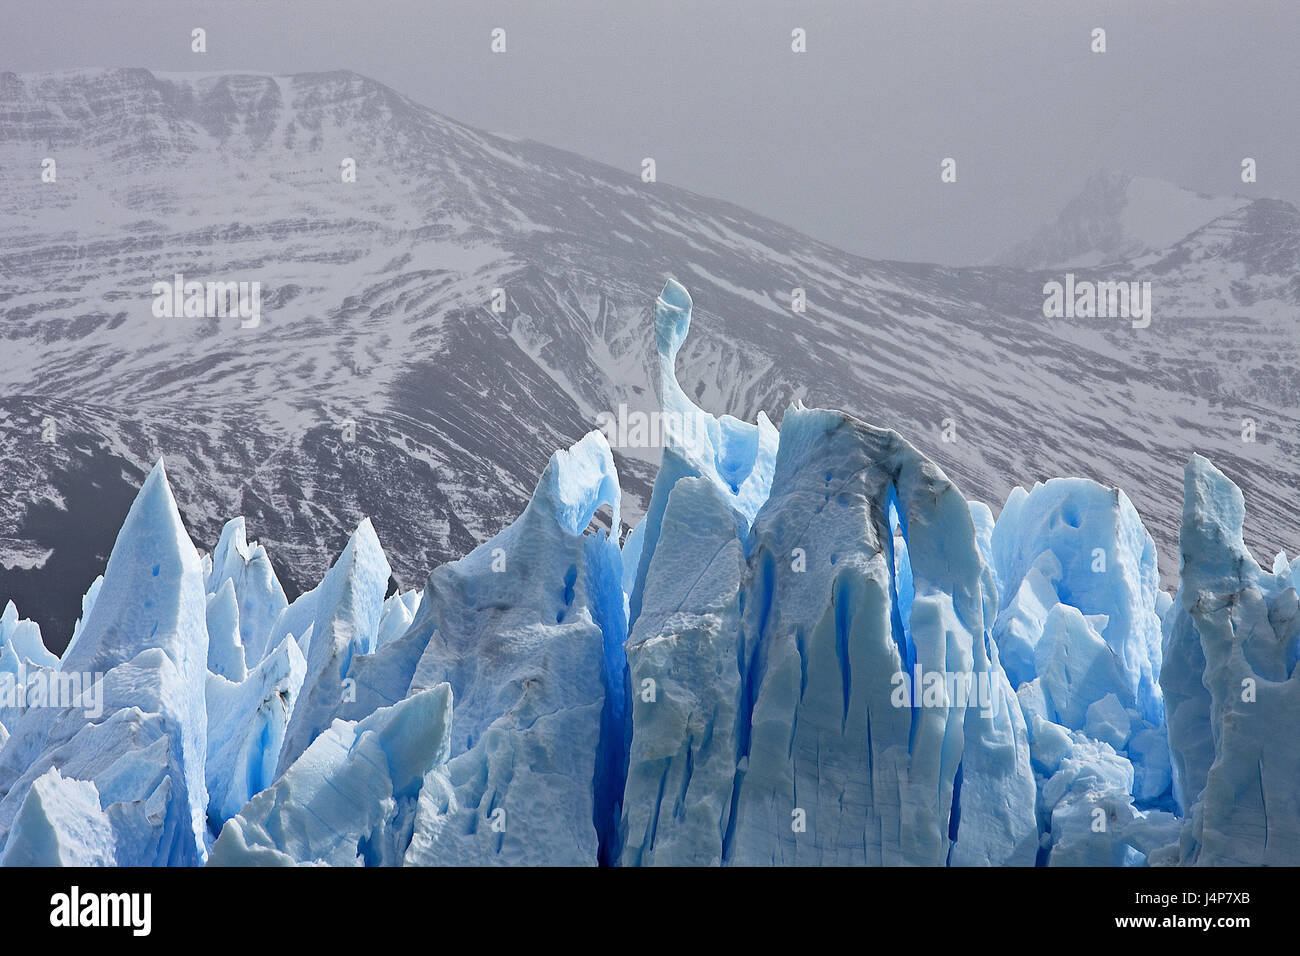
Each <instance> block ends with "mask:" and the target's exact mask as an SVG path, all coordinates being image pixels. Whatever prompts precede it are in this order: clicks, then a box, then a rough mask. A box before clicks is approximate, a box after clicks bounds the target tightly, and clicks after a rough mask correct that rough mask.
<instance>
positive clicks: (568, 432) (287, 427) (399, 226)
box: [0, 69, 1300, 648]
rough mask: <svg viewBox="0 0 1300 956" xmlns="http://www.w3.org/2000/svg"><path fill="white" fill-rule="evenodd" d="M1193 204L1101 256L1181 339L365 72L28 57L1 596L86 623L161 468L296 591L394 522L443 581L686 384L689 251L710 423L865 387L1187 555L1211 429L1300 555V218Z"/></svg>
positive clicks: (17, 175)
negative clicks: (596, 157)
mask: <svg viewBox="0 0 1300 956" xmlns="http://www.w3.org/2000/svg"><path fill="white" fill-rule="evenodd" d="M647 152H648V153H651V154H653V142H652V140H651V145H650V146H649V147H648V148H647ZM47 157H48V158H52V159H54V160H55V162H56V169H57V178H56V180H55V181H54V182H44V181H43V180H42V161H43V160H44V159H46V158H47ZM345 159H352V160H354V161H355V166H356V181H355V182H344V181H343V178H344V177H343V176H342V175H341V165H340V164H341V163H342V162H343V161H344V160H345ZM1198 216H1205V217H1206V218H1202V219H1199V220H1198V221H1196V222H1192V223H1191V225H1189V227H1188V230H1187V232H1185V233H1184V234H1182V235H1180V236H1178V237H1176V241H1172V243H1171V244H1168V245H1166V246H1165V247H1163V248H1160V249H1150V248H1148V247H1147V246H1145V245H1144V246H1142V247H1141V248H1139V247H1137V246H1134V247H1132V248H1129V247H1127V246H1126V247H1125V248H1124V250H1123V251H1124V252H1125V254H1137V255H1138V256H1139V258H1138V259H1135V260H1131V261H1129V262H1125V263H1122V264H1120V265H1118V266H1112V267H1109V268H1108V269H1107V270H1105V272H1104V273H1100V272H1098V273H1097V274H1096V275H1093V278H1115V279H1133V280H1138V279H1144V280H1150V281H1152V283H1153V298H1154V303H1155V307H1154V320H1153V322H1152V324H1151V326H1150V327H1149V328H1145V329H1133V328H1131V327H1130V325H1129V324H1128V323H1127V322H1123V321H1119V320H1109V319H1087V320H1083V319H1068V320H1067V319H1060V320H1058V319H1044V318H1043V310H1042V304H1043V292H1042V287H1043V283H1044V282H1045V281H1047V280H1048V279H1050V278H1052V277H1053V276H1055V275H1056V274H1055V273H1045V272H1042V271H1036V270H1035V269H1034V268H1024V267H1010V266H994V267H988V268H965V269H952V268H942V267H938V266H933V265H924V264H909V263H900V262H887V261H873V260H867V259H863V258H860V257H856V256H853V255H849V254H847V253H844V252H841V251H839V250H836V249H834V248H832V247H830V246H827V245H825V244H822V243H819V242H817V241H816V240H813V239H810V238H808V237H806V236H804V235H801V234H799V233H797V232H795V231H794V230H791V229H789V228H786V227H784V226H781V225H779V224H777V223H774V222H771V221H769V220H765V219H763V218H761V217H759V216H756V215H754V214H752V213H749V212H747V211H745V210H743V209H740V208H737V207H736V206H733V205H729V204H726V203H722V202H718V201H715V200H711V199H707V198H704V197H700V196H697V195H694V194H692V193H689V192H686V191H683V190H680V189H676V188H674V187H672V186H670V185H668V184H666V183H644V182H642V181H641V178H640V176H639V169H635V168H632V169H628V170H618V169H612V168H610V167H607V166H603V165H600V164H597V163H594V162H590V161H587V160H585V159H582V158H580V157H577V156H574V155H572V154H568V153H565V152H562V151H559V150H556V149H553V148H550V147H547V146H543V145H539V144H536V143H532V142H519V141H514V140H510V139H506V138H502V137H499V136H493V135H489V134H486V133H483V132H480V131H478V130H475V129H473V128H470V127H468V126H465V125H462V124H460V123H457V122H454V121H452V120H449V119H447V118H445V117H443V116H440V115H439V114H437V113H435V112H433V111H432V110H430V109H428V108H426V107H425V106H423V105H420V104H417V103H414V102H412V101H411V100H409V99H408V98H406V97H403V96H401V95H400V94H398V93H397V92H395V91H393V90H391V89H389V88H387V87H385V86H383V85H382V84H379V83H377V82H374V81H372V80H370V79H367V78H365V77H362V76H358V75H356V74H352V73H346V72H336V73H326V74H303V75H295V76H265V75H203V74H154V73H150V72H149V71H147V70H142V69H125V70H105V71H76V72H68V73H55V74H30V75H16V74H13V73H0V475H3V490H4V494H3V495H0V597H6V598H9V597H11V598H13V599H14V600H15V601H16V603H17V604H18V606H19V609H20V610H21V611H22V613H23V614H24V616H27V617H32V618H35V619H37V620H38V621H40V622H41V624H42V625H43V633H44V634H45V636H46V640H47V641H48V642H50V643H51V645H52V646H54V647H56V648H57V647H59V646H61V644H62V643H63V642H64V641H66V639H67V637H68V636H69V635H70V633H71V629H72V624H73V621H74V620H75V617H76V615H77V611H78V607H79V601H80V597H81V595H82V593H83V592H84V591H85V589H86V587H87V586H88V585H89V584H90V582H91V580H92V579H93V577H94V576H95V575H96V574H98V573H100V572H101V571H102V570H103V561H104V560H105V559H106V557H107V554H108V550H109V548H110V547H111V544H112V541H113V536H114V534H115V532H116V529H117V528H118V527H120V525H121V522H122V520H123V519H124V517H125V514H126V511H127V508H128V507H129V504H130V501H131V500H132V497H133V495H134V490H135V489H136V488H138V487H139V485H140V483H141V482H142V480H143V478H144V476H145V474H146V473H147V471H148V469H149V467H150V466H151V465H152V463H153V462H154V461H155V460H156V459H157V458H159V457H165V459H166V461H167V470H168V475H169V478H170V482H171V485H172V488H173V490H174V492H175V495H176V498H177V501H178V504H179V506H180V509H181V513H182V514H183V515H184V517H185V520H186V522H187V524H188V526H189V531H190V533H191V535H192V536H193V537H194V539H195V540H196V541H197V542H200V543H206V544H207V546H211V544H213V543H215V541H216V539H217V535H218V532H219V530H220V526H221V522H222V521H223V520H224V519H225V518H226V517H228V516H230V515H235V514H243V515H246V516H247V519H248V526H249V534H250V537H254V538H257V539H259V540H261V541H262V542H263V543H264V544H265V545H266V546H267V548H268V550H269V551H270V554H271V555H272V557H273V559H274V560H275V561H276V564H277V570H278V571H279V572H280V575H281V579H282V580H283V581H284V584H285V587H286V590H287V591H289V592H290V596H291V597H292V595H293V593H294V592H295V591H296V590H297V589H299V588H301V587H303V586H306V585H307V584H309V583H310V582H314V581H316V580H319V578H320V577H321V576H322V574H323V573H324V571H325V570H326V567H327V565H328V560H329V557H330V556H332V555H336V554H337V553H338V552H339V550H340V549H341V548H342V547H343V545H344V543H345V541H346V540H347V537H348V534H349V533H350V532H351V530H352V529H353V528H355V527H356V526H357V524H358V522H359V521H360V519H361V518H362V517H363V516H370V517H371V519H372V521H373V525H374V528H375V530H376V532H377V534H378V536H379V538H380V539H381V541H382V542H383V546H384V549H385V552H386V553H387V555H388V557H389V560H390V562H391V564H392V568H393V573H394V576H395V577H396V578H397V579H398V582H399V583H400V584H401V585H402V586H403V587H410V586H412V585H414V584H416V583H418V582H419V581H421V580H423V577H424V575H425V573H426V572H427V571H428V570H429V569H430V568H431V567H433V566H434V565H436V564H438V563H439V562H441V561H443V560H446V559H447V558H449V557H453V556H456V555H460V554H463V553H466V552H468V551H470V550H471V549H472V548H473V547H475V546H476V545H477V544H479V543H481V542H483V541H484V540H486V539H487V538H488V537H490V536H491V535H492V534H494V533H495V532H496V531H497V530H499V529H500V528H501V527H503V526H504V525H505V524H506V523H508V522H509V521H510V520H511V519H512V518H513V517H514V516H515V515H516V514H518V513H519V512H520V511H521V510H522V507H523V505H524V503H525V501H526V500H527V496H528V494H529V492H530V491H531V489H532V485H533V481H534V480H535V478H536V475H537V474H538V473H539V472H540V471H541V470H542V467H543V466H544V464H545V463H546V461H547V460H548V458H549V456H550V454H551V452H552V451H553V449H554V448H556V447H564V446H567V445H569V444H571V443H573V442H574V441H575V440H577V439H578V438H580V437H581V436H582V435H583V434H584V433H586V432H588V431H590V430H591V429H592V428H593V427H595V426H596V424H597V420H598V418H599V417H600V416H601V415H602V413H612V414H614V415H617V414H618V410H619V407H620V405H622V406H625V410H624V417H625V418H628V417H630V416H632V414H633V413H636V412H644V413H648V412H651V411H653V410H657V409H658V408H659V404H658V397H657V394H656V384H655V383H656V382H657V376H656V375H655V373H654V369H653V367H652V364H651V358H650V356H652V355H653V354H654V350H653V348H652V345H651V343H652V342H653V339H652V335H653V330H652V316H651V314H650V309H649V306H648V305H647V296H646V290H647V289H654V288H659V287H661V286H662V284H663V282H664V279H665V278H666V277H668V276H676V277H678V278H680V279H681V280H682V281H684V282H685V283H687V284H688V285H689V286H690V288H691V290H692V294H693V296H694V300H695V311H696V314H697V315H698V316H701V317H702V318H701V321H700V322H699V323H698V328H699V332H698V333H697V335H695V336H693V337H692V339H691V341H690V342H688V343H687V345H686V347H685V348H684V349H683V351H682V353H681V355H680V356H679V359H678V366H677V369H678V375H679V378H680V380H681V382H682V385H683V387H684V388H685V389H686V390H687V392H688V393H689V394H690V396H691V398H692V399H693V400H694V401H695V402H697V403H698V404H699V405H700V406H701V407H703V408H705V409H706V410H708V411H710V412H713V413H715V414H720V413H730V414H733V415H736V416H738V417H741V418H744V419H746V420H752V419H753V418H754V416H755V414H756V413H757V412H758V411H760V410H763V411H766V412H767V413H768V414H769V415H770V416H771V417H772V418H773V420H776V421H779V420H780V418H781V416H782V414H783V412H784V410H785V408H786V407H787V405H788V404H789V403H790V401H791V400H792V399H795V398H802V399H804V400H806V401H807V402H808V403H809V404H816V405H820V406H825V407H832V408H841V409H844V410H846V411H848V412H850V413H852V414H854V415H857V416H858V417H860V418H862V419H864V420H866V421H870V422H873V423H876V424H879V425H881V426H886V427H890V428H894V429H897V430H898V431H899V432H900V433H901V434H904V435H906V436H908V437H909V438H910V439H911V440H913V441H914V443H915V444H916V445H917V447H918V448H919V449H920V450H921V451H923V452H924V453H925V454H927V455H928V456H930V457H931V458H933V459H934V460H935V461H937V462H939V463H940V464H941V465H942V466H943V468H944V470H945V471H946V473H947V474H948V475H949V476H950V477H952V478H953V480H954V481H955V482H956V483H957V484H958V486H959V487H960V488H961V490H962V491H963V493H964V494H966V495H967V496H968V497H971V498H975V499H982V500H984V501H987V502H988V503H989V504H990V505H991V506H992V507H993V508H994V510H995V511H997V510H998V509H999V507H1000V505H1001V503H1002V502H1003V501H1004V500H1005V498H1006V496H1007V494H1008V492H1009V491H1010V489H1011V488H1012V487H1013V486H1015V485H1017V484H1028V483H1032V482H1033V481H1035V480H1038V479H1044V478H1047V477H1050V476H1054V475H1080V476H1086V477H1092V478H1095V479H1097V480H1099V481H1101V482H1103V483H1105V484H1108V485H1114V486H1121V487H1123V488H1125V489H1126V491H1127V492H1128V494H1129V495H1130V496H1131V498H1132V499H1133V502H1134V504H1135V505H1136V506H1137V508H1138V510H1139V512H1140V513H1141V514H1142V517H1143V519H1144V520H1145V522H1146V523H1147V525H1148V527H1149V528H1150V529H1151V531H1152V534H1153V535H1154V536H1155V537H1156V540H1157V543H1158V544H1159V546H1160V548H1159V550H1160V553H1161V554H1162V555H1176V554H1177V553H1178V551H1177V547H1176V537H1177V528H1178V523H1179V512H1180V500H1181V475H1182V469H1183V465H1184V464H1185V463H1186V461H1187V459H1188V457H1189V456H1190V455H1191V453H1192V452H1194V451H1199V452H1202V453H1204V454H1206V455H1207V456H1209V457H1210V458H1211V459H1212V460H1214V461H1215V463H1216V464H1217V465H1218V466H1219V467H1220V468H1222V469H1223V470H1224V471H1225V472H1226V473H1227V474H1228V475H1230V476H1231V477H1232V478H1233V480H1234V481H1236V482H1237V483H1238V484H1239V485H1240V486H1241V487H1242V489H1243V491H1244V492H1245V494H1246V497H1247V500H1249V501H1250V502H1251V505H1252V511H1251V521H1252V524H1250V525H1248V526H1247V540H1248V541H1249V543H1250V544H1251V545H1252V547H1254V548H1255V549H1256V550H1257V551H1258V552H1261V553H1270V554H1271V553H1272V552H1273V551H1275V550H1277V549H1278V548H1280V547H1287V548H1288V550H1290V551H1294V550H1295V549H1296V547H1297V545H1300V540H1297V539H1296V537H1295V528H1296V522H1295V521H1294V500H1295V496H1294V462H1295V460H1296V453H1297V442H1296V435H1297V434H1298V432H1297V424H1298V421H1297V420H1298V419H1300V394H1298V393H1297V392H1298V390H1297V385H1296V383H1295V378H1294V369H1295V368H1296V367H1297V364H1298V363H1300V355H1297V351H1298V346H1300V341H1297V339H1298V336H1297V331H1296V320H1295V315H1296V308H1297V306H1298V305H1300V284H1298V283H1297V280H1296V278H1295V277H1296V276H1297V275H1300V212H1297V210H1296V209H1295V208H1294V207H1293V206H1290V205H1288V204H1285V203H1278V202H1272V201H1268V200H1258V201H1254V202H1248V203H1242V202H1240V201H1236V200H1233V201H1230V202H1227V203H1226V204H1225V205H1224V206H1223V208H1222V209H1220V208H1219V207H1214V208H1209V207H1207V208H1205V209H1204V210H1202V211H1201V212H1200V213H1198ZM1080 272H1081V275H1082V270H1080ZM178 274H180V275H183V276H184V277H185V280H186V281H202V282H208V281H240V282H259V283H261V320H260V323H259V324H257V325H256V327H251V328H244V327H241V322H240V321H239V320H238V319H236V318H231V317H224V318H222V317H217V318H202V317H173V318H166V317H158V316H155V314H154V305H155V295H154V292H153V289H154V284H155V283H159V282H164V283H170V282H171V281H172V280H173V277H174V276H176V275H178ZM1056 277H1058V278H1059V276H1056ZM795 289H802V290H804V291H805V293H806V298H807V309H806V312H802V313H800V312H796V311H794V310H792V308H791V302H792V296H793V295H794V292H793V290H795ZM497 290H499V291H497ZM494 306H497V308H494ZM1247 418H1249V419H1251V420H1253V421H1254V422H1255V435H1254V437H1255V438H1256V441H1254V442H1244V441H1243V439H1242V435H1243V425H1242V421H1243V419H1247ZM945 422H947V425H945ZM637 437H638V436H637V435H636V434H635V432H634V433H633V438H634V442H633V443H634V444H636V445H637V447H631V444H633V443H629V442H624V443H623V444H622V445H619V443H618V442H617V441H615V442H614V444H615V448H614V453H615V459H616V461H617V464H618V467H619V470H620V478H621V483H622V488H623V494H624V507H623V518H624V520H626V521H629V522H634V521H635V520H636V519H637V518H638V517H639V515H640V513H641V511H642V510H643V509H644V507H645V504H646V499H647V497H648V493H649V485H650V480H651V476H652V474H653V472H654V467H655V464H656V463H657V461H658V455H659V448H658V446H657V445H656V444H655V443H654V442H653V441H635V439H636V438H637ZM651 437H653V436H651ZM946 438H951V439H953V440H951V441H948V440H945V439H946ZM1161 571H1162V576H1163V577H1164V579H1165V580H1166V582H1168V581H1171V580H1172V579H1173V576H1174V575H1175V574H1176V572H1177V568H1171V567H1163V568H1162V569H1161Z"/></svg>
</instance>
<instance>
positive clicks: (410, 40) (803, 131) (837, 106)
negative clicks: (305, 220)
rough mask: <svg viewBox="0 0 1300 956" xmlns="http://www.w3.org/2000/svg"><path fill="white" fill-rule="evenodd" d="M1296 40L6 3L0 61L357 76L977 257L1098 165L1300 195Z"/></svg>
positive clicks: (1082, 17) (931, 25)
mask: <svg viewBox="0 0 1300 956" xmlns="http://www.w3.org/2000/svg"><path fill="white" fill-rule="evenodd" d="M195 26H202V27H204V28H205V29H206V30H207V34H208V52H207V53H206V54H205V55H201V56H200V55H196V54H193V53H191V52H190V48H189V34H190V30H191V28H193V27H195ZM494 27H502V28H504V29H505V30H506V37H507V52H506V53H505V54H504V55H497V54H493V53H492V52H491V50H490V48H489V44H490V31H491V30H492V28H494ZM795 27H802V28H803V29H805V30H806V31H807V46H808V51H807V53H805V54H801V55H797V54H794V53H792V52H791V50H790V31H791V30H792V29H793V28H795ZM1094 27H1104V28H1105V29H1106V31H1107V47H1108V50H1107V52H1106V53H1104V54H1094V53H1092V52H1090V50H1089V44H1090V33H1091V31H1092V29H1093V28H1094ZM1298 37H1300V3H1296V2H1294V0H1272V2H1232V3H1229V2H1227V0H1215V2H1206V0H1177V2H1173V0H1170V2H1147V0H1143V2H1140V3H1139V2H1135V0H1124V2H1116V3H1079V2H1069V3H1067V2H1064V0H998V2H985V0H981V2H975V0H945V2H926V0H905V2H902V0H899V2H892V0H890V2H882V0H872V2H862V0H857V2H851V0H744V2H741V0H727V2H710V3H704V2H699V0H697V2H683V0H671V2H670V0H638V2H632V0H623V2H611V0H510V2H503V0H428V2H412V0H366V2H360V3H359V2H338V0H310V2H308V0H297V2H281V3H270V2H266V0H262V2H243V0H238V2H237V0H216V2H213V0H209V2H205V3H191V2H185V0H121V2H103V0H91V2H71V0H41V2H39V3H19V2H17V0H4V3H3V5H2V6H0V69H5V70H16V71H20V72H21V71H38V70H57V69H64V68H70V67H84V66H144V67H148V68H150V69H155V70H204V71H226V70H254V71H266V72H274V73H294V72H301V71H307V70H328V69H336V68H340V67H342V68H347V69H352V70H356V71H358V72H360V73H365V74H367V75H369V76H373V77H375V78H377V79H379V80H381V81H383V82H385V83H387V84H389V85H391V86H393V87H395V88H396V89H398V90H399V91H401V92H403V93H405V94H407V95H409V96H411V97H412V98H414V99H416V100H418V101H420V102H422V103H425V104H427V105H429V106H431V107H432V108H434V109H436V110H438V111H440V112H442V113H445V114H447V115H449V116H452V117H454V118H456V119H459V120H462V121H464V122H466V123H469V124H471V125H474V126H478V127H482V128H485V129H489V130H493V131H497V132H502V133H506V134H509V135H512V136H520V137H527V138H531V139H536V140H540V141H542V142H545V143H548V144H550V145H553V146H557V147H560V148H563V149H568V150H572V151H574V152H577V153H581V154H583V155H586V156H589V157H592V158H594V159H598V160H601V161H603V162H606V163H609V164H611V165H615V166H619V167H622V168H626V169H628V170H629V171H630V172H637V171H639V164H640V161H641V158H642V157H643V156H653V157H655V160H656V163H657V166H658V175H659V179H660V181H662V182H671V183H673V184H675V185H680V186H684V187H686V188H688V189H692V190H695V191H696V192H700V193H704V194H706V195H711V196H718V197H721V198H724V199H729V200H731V201H734V202H736V203H739V204H740V205H742V206H745V207H747V208H749V209H753V210H755V211H757V212H760V213H763V214H765V215H768V216H771V217H772V218H775V219H778V220H780V221H783V222H786V223H789V224H791V225H793V226H795V227H796V228H799V229H801V230H803V231H804V232H807V233H809V234H811V235H813V236H815V237H817V238H819V239H823V240H826V241H828V242H831V243H833V244H835V245H838V246H840V247H842V248H844V249H847V250H849V251H852V252H858V253H862V254H866V255H871V256H876V257H887V258H895V259H922V260H932V261H938V262H947V263H954V264H960V263H969V262H981V261H985V260H987V259H988V258H989V257H990V256H991V255H992V254H993V253H994V252H996V251H998V250H999V249H1001V248H1002V247H1003V246H1006V245H1008V244H1009V243H1011V242H1013V241H1015V240H1018V239H1022V238H1025V237H1026V236H1028V235H1029V234H1030V233H1031V232H1032V231H1033V229H1034V228H1035V227H1036V226H1038V225H1039V224H1041V223H1042V222H1044V221H1046V220H1048V219H1050V218H1052V216H1054V215H1055V213H1056V212H1057V211H1058V210H1059V208H1060V207H1061V206H1062V205H1064V204H1065V203H1066V202H1067V201H1068V200H1069V199H1070V198H1071V197H1072V196H1073V195H1074V194H1075V193H1076V192H1078V190H1079V188H1080V186H1081V185H1082V183H1083V181H1084V179H1086V177H1087V176H1088V175H1089V174H1090V173H1092V172H1093V171H1095V170H1096V169H1098V168H1100V167H1103V166H1105V167H1108V168H1110V169H1113V170H1117V171H1130V172H1133V173H1138V174H1143V175H1152V176H1158V177H1162V178H1165V179H1168V180H1171V181H1173V182H1176V183H1179V184H1181V185H1184V186H1189V187H1192V188H1195V189H1198V190H1202V191H1206V192H1214V193H1232V192H1238V191H1242V190H1245V189H1253V190H1255V192H1253V193H1252V195H1258V196H1265V195H1268V196H1276V197H1280V198H1284V199H1289V200H1292V201H1297V200H1300V170H1298V169H1297V166H1298V164H1300V109H1298V108H1297V104H1296V99H1297V96H1298V95H1300V57H1298V56H1297V54H1296V42H1297V38H1298ZM0 109H3V104H0ZM946 156H952V157H955V158H956V159H957V163H958V166H957V171H958V178H957V183H955V184H952V185H943V184H941V183H940V181H939V161H940V160H941V159H942V158H943V157H946ZM1244 156H1252V157H1254V158H1255V159H1256V160H1257V161H1258V164H1259V182H1258V184H1256V185H1255V186H1254V187H1246V186H1243V185H1242V183H1241V182H1240V162H1241V159H1242V157H1244Z"/></svg>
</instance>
